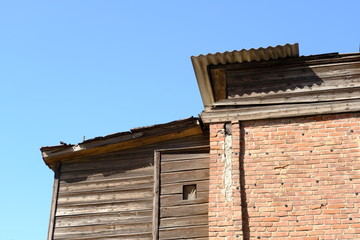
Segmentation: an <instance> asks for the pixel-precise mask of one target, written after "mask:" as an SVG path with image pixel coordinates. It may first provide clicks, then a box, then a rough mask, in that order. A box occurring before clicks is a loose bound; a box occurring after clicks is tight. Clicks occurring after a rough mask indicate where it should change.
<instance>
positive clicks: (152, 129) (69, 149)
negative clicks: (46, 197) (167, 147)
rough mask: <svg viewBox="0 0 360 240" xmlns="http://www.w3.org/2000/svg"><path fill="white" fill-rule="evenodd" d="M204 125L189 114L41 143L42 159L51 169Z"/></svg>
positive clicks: (174, 136)
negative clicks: (59, 142)
mask: <svg viewBox="0 0 360 240" xmlns="http://www.w3.org/2000/svg"><path fill="white" fill-rule="evenodd" d="M202 133H203V129H202V127H201V125H200V122H199V120H198V119H197V118H193V117H191V118H188V119H184V120H178V121H174V122H170V123H165V124H159V125H154V126H149V127H142V128H135V129H131V130H130V131H128V132H121V133H116V134H112V135H108V136H105V137H97V138H94V139H90V140H87V141H84V142H82V143H79V144H76V145H57V146H49V147H42V148H41V149H40V150H41V153H42V157H43V160H44V162H45V163H46V165H48V166H49V168H51V169H53V170H54V169H55V167H56V165H57V164H58V163H64V162H76V161H82V160H84V159H85V158H86V157H90V156H97V155H100V154H105V153H111V152H115V151H120V150H125V149H130V148H136V147H140V146H145V145H149V144H155V143H159V142H163V141H169V140H175V139H179V138H184V137H189V136H194V135H199V134H202Z"/></svg>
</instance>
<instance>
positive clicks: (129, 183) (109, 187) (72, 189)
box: [59, 176, 153, 194]
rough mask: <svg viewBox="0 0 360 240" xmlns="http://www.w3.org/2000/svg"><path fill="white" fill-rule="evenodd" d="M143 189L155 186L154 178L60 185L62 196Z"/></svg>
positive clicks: (142, 177)
mask: <svg viewBox="0 0 360 240" xmlns="http://www.w3.org/2000/svg"><path fill="white" fill-rule="evenodd" d="M139 186H141V187H149V188H151V187H152V186H153V176H137V177H130V178H122V179H116V178H115V179H105V180H97V181H82V182H75V183H67V182H64V181H63V182H62V183H61V185H60V189H59V192H60V194H71V193H82V192H88V191H92V192H96V191H113V190H127V189H134V188H138V187H139Z"/></svg>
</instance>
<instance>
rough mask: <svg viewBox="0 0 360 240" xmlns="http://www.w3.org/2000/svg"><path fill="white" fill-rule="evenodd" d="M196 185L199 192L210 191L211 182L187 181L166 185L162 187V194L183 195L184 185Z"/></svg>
mask: <svg viewBox="0 0 360 240" xmlns="http://www.w3.org/2000/svg"><path fill="white" fill-rule="evenodd" d="M193 184H196V189H197V191H199V192H204V191H209V180H201V181H187V182H181V183H173V184H164V185H161V188H160V194H161V195H167V194H182V192H183V185H193Z"/></svg>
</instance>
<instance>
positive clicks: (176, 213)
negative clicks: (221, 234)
mask: <svg viewBox="0 0 360 240" xmlns="http://www.w3.org/2000/svg"><path fill="white" fill-rule="evenodd" d="M207 212H208V203H202V204H193V205H187V206H173V207H160V219H161V218H166V217H183V216H193V215H201V214H207ZM160 222H161V220H160Z"/></svg>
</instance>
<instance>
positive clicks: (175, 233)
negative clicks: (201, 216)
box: [159, 225, 209, 239]
mask: <svg viewBox="0 0 360 240" xmlns="http://www.w3.org/2000/svg"><path fill="white" fill-rule="evenodd" d="M208 235H209V227H208V226H207V225H203V226H195V227H180V228H168V229H160V232H159V239H179V237H180V236H181V238H186V239H193V238H196V237H207V236H208Z"/></svg>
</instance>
